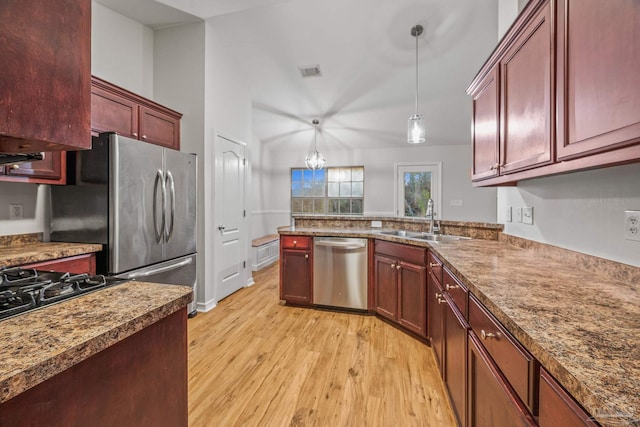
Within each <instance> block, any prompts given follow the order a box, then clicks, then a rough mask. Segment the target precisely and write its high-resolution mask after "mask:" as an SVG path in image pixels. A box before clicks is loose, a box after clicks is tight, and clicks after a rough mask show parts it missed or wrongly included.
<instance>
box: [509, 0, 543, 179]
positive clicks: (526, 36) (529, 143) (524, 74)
mask: <svg viewBox="0 0 640 427" xmlns="http://www.w3.org/2000/svg"><path fill="white" fill-rule="evenodd" d="M550 10H551V9H550V6H549V3H547V4H546V5H545V6H544V7H543V8H542V9H541V10H540V12H538V14H537V15H536V16H535V17H534V18H533V20H532V21H531V22H530V23H529V25H528V26H527V27H526V28H525V30H524V31H523V32H522V34H521V35H520V36H519V37H518V38H517V39H516V41H515V43H514V44H513V46H511V48H510V49H509V50H507V52H506V53H505V56H504V58H503V59H502V61H501V62H500V81H501V85H502V86H501V94H500V95H501V114H500V119H501V130H502V131H501V134H500V151H501V152H500V174H505V173H511V172H515V171H518V170H523V169H528V168H531V167H534V166H540V165H544V164H548V163H551V162H552V160H553V155H552V154H553V153H552V151H551V150H552V137H551V135H552V123H553V122H552V118H553V106H552V104H551V88H552V83H553V82H552V78H553V72H552V70H553V68H552V67H553V61H552V50H551V49H552V38H551V35H552V25H551V16H550Z"/></svg>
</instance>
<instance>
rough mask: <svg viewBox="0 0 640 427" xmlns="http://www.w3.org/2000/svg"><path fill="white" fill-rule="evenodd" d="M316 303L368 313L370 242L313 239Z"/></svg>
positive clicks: (364, 240) (350, 239) (333, 238)
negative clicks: (368, 250) (368, 245)
mask: <svg viewBox="0 0 640 427" xmlns="http://www.w3.org/2000/svg"><path fill="white" fill-rule="evenodd" d="M313 303H314V304H316V305H324V306H331V307H341V308H348V309H354V310H366V309H367V305H368V304H367V239H358V238H343V237H314V239H313Z"/></svg>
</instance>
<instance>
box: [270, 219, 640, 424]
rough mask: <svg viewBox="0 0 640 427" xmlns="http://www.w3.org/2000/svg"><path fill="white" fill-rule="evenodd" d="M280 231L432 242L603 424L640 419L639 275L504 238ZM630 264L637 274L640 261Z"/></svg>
mask: <svg viewBox="0 0 640 427" xmlns="http://www.w3.org/2000/svg"><path fill="white" fill-rule="evenodd" d="M279 232H280V234H281V235H308V236H344V237H368V238H376V239H383V240H388V241H394V242H398V243H408V244H412V245H416V246H422V247H428V248H430V250H432V251H433V252H434V253H435V254H436V255H438V256H439V257H440V258H441V260H442V261H443V263H444V264H445V265H446V266H447V267H448V268H449V269H450V270H451V272H452V273H453V274H454V275H455V276H456V277H457V278H458V279H460V281H461V282H462V283H464V284H465V285H466V286H467V287H468V288H469V290H470V291H471V292H472V293H473V294H474V295H475V296H476V297H477V298H478V300H480V301H481V302H482V303H483V304H484V305H485V306H486V307H487V308H488V309H489V310H490V311H491V312H492V313H493V314H494V316H495V317H496V318H497V319H498V320H499V321H500V322H501V323H502V324H503V325H504V326H505V327H506V328H507V330H509V332H511V333H512V334H513V336H514V337H515V338H516V339H518V340H519V341H520V342H521V343H522V344H523V345H524V347H526V348H527V349H528V350H529V351H530V352H531V353H532V354H533V356H534V357H535V358H536V359H538V361H539V362H540V364H541V365H542V366H543V367H544V368H545V369H547V370H548V371H549V372H550V373H551V374H552V375H553V376H554V377H555V378H556V379H557V380H558V381H559V382H560V383H561V384H562V385H563V386H564V387H565V388H566V389H567V390H568V391H569V393H571V395H573V396H574V397H575V398H576V400H578V402H580V403H581V404H582V405H583V406H584V407H585V408H586V409H587V410H588V411H589V412H590V413H591V414H592V415H593V416H594V417H595V418H596V419H598V420H599V421H600V422H601V423H602V424H603V425H607V424H608V421H609V420H611V419H612V417H613V418H614V419H618V420H621V421H629V422H636V423H637V422H640V392H639V391H640V291H639V290H638V283H637V281H636V278H637V277H638V275H637V274H635V275H631V276H629V278H628V280H622V279H621V278H620V275H615V276H614V275H613V274H610V271H607V269H606V268H604V269H601V271H598V270H597V269H594V268H593V266H589V265H586V264H585V265H582V264H580V263H576V262H575V261H574V260H573V259H572V258H571V257H570V255H569V254H568V256H567V257H563V256H558V251H555V250H550V251H548V252H545V251H544V250H542V251H541V250H536V249H533V248H526V247H518V246H514V245H511V244H507V243H505V242H504V241H496V240H479V239H471V240H459V241H453V242H437V243H432V244H431V243H427V242H423V241H416V240H412V239H407V238H402V237H396V236H388V235H384V234H380V231H379V230H370V229H330V228H295V229H289V228H283V229H281V230H279ZM556 249H557V248H556ZM567 252H570V251H567ZM625 268H626V270H625V271H633V272H634V273H637V268H634V267H631V266H625ZM594 270H595V271H594ZM629 425H634V424H629Z"/></svg>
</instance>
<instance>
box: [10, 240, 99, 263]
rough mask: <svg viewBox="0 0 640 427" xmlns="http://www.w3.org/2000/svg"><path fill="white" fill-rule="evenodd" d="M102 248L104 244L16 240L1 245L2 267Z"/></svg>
mask: <svg viewBox="0 0 640 427" xmlns="http://www.w3.org/2000/svg"><path fill="white" fill-rule="evenodd" d="M101 250H102V245H98V244H94V243H60V242H51V243H43V242H28V243H22V242H14V243H12V244H4V245H2V246H0V267H11V266H16V265H22V264H31V263H35V262H41V261H48V260H53V259H58V258H65V257H71V256H76V255H83V254H88V253H93V252H100V251H101Z"/></svg>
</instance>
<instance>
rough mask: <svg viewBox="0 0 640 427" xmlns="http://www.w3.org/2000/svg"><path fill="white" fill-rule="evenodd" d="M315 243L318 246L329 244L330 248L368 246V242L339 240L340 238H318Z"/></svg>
mask: <svg viewBox="0 0 640 427" xmlns="http://www.w3.org/2000/svg"><path fill="white" fill-rule="evenodd" d="M315 245H316V246H328V247H330V248H340V249H347V250H353V249H362V248H365V247H366V246H367V244H366V243H360V242H342V241H338V240H316V241H315Z"/></svg>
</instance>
